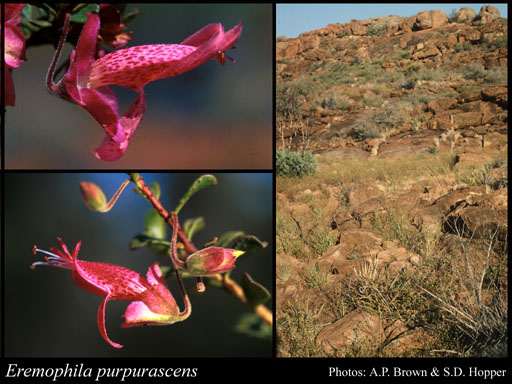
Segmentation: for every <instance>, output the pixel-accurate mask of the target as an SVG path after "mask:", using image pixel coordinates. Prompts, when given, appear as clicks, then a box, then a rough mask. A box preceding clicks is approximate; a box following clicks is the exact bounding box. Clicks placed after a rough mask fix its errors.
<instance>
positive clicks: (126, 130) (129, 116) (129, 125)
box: [88, 87, 146, 161]
mask: <svg viewBox="0 0 512 384" xmlns="http://www.w3.org/2000/svg"><path fill="white" fill-rule="evenodd" d="M103 88H107V87H103ZM107 89H108V88H107ZM88 91H89V92H96V91H97V90H88ZM96 108H98V107H96ZM145 110H146V96H145V94H144V90H143V89H142V88H141V89H140V90H139V97H138V98H137V99H136V100H135V101H134V102H133V104H132V105H131V106H130V108H128V110H127V111H126V113H125V114H124V115H123V116H122V117H121V118H120V119H119V120H118V121H116V122H115V123H111V124H110V125H108V124H107V125H106V126H104V128H105V131H106V132H107V137H105V139H104V140H103V143H101V145H100V146H99V147H98V148H97V149H96V150H95V151H94V155H95V156H96V157H97V158H98V159H100V160H105V161H115V160H118V159H119V158H120V157H121V156H123V154H124V152H125V151H126V148H127V147H128V144H129V143H130V140H131V139H132V137H133V135H134V134H135V130H136V129H137V127H138V126H139V123H140V121H141V120H142V117H143V115H144V111H145ZM101 111H108V108H107V107H106V106H104V107H103V108H102V107H99V108H98V109H95V110H94V112H95V113H97V112H101ZM96 120H98V121H100V120H101V119H98V118H96ZM102 125H103V124H102ZM111 127H114V128H111ZM114 129H117V131H118V134H117V135H115V136H113V135H112V134H111V133H112V131H113V130H114ZM120 139H121V140H120Z"/></svg>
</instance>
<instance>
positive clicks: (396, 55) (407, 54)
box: [390, 49, 412, 60]
mask: <svg viewBox="0 0 512 384" xmlns="http://www.w3.org/2000/svg"><path fill="white" fill-rule="evenodd" d="M411 56H412V54H411V51H409V50H408V49H399V50H398V51H395V52H393V54H392V55H391V56H390V58H391V60H402V59H410V58H411Z"/></svg>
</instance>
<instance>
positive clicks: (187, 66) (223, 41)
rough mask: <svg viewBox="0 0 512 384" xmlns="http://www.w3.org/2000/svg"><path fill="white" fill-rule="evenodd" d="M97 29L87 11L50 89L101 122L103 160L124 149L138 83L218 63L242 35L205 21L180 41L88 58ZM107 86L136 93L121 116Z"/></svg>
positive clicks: (138, 113)
mask: <svg viewBox="0 0 512 384" xmlns="http://www.w3.org/2000/svg"><path fill="white" fill-rule="evenodd" d="M99 27H100V20H99V17H98V16H97V15H96V14H87V22H86V23H85V25H84V28H83V30H82V34H81V36H80V39H79V41H78V44H77V47H76V50H74V51H73V52H72V54H71V65H70V68H69V70H68V72H67V73H66V75H65V76H64V78H63V80H62V81H61V82H60V83H59V84H58V85H57V86H54V88H53V89H52V90H53V91H54V92H56V93H58V94H59V95H60V96H61V97H64V98H66V99H68V100H70V101H73V102H75V103H77V104H79V105H80V106H82V107H83V108H85V109H86V110H87V111H88V112H89V113H90V114H91V115H92V116H93V117H94V118H95V119H96V120H97V121H98V122H99V123H100V124H101V126H102V127H103V129H104V130H105V132H106V134H107V136H106V138H105V139H104V141H103V143H102V144H101V145H100V146H99V147H98V148H97V149H96V150H95V152H94V154H95V155H96V157H97V158H99V159H101V160H107V161H115V160H117V159H119V158H120V157H121V156H122V155H123V153H124V152H125V151H126V148H127V146H128V144H129V142H130V140H131V138H132V137H133V135H134V133H135V130H136V129H137V127H138V125H139V123H140V120H141V119H142V116H143V114H144V110H145V108H146V98H145V94H144V90H143V87H144V86H145V85H146V84H147V83H149V82H151V81H155V80H158V79H163V78H167V77H171V76H176V75H179V74H181V73H183V72H186V71H189V70H191V69H193V68H195V67H197V66H198V65H201V64H203V63H205V62H206V61H208V60H210V59H218V60H219V61H220V62H221V63H222V64H224V63H225V58H226V57H227V56H225V54H224V52H225V51H226V50H227V49H229V48H230V47H232V46H233V45H234V44H235V43H236V41H237V40H238V38H239V37H240V34H241V33H242V25H241V24H239V25H238V26H236V27H235V28H233V29H231V30H230V31H228V32H224V28H223V27H222V25H221V24H210V25H207V26H206V27H204V28H202V29H201V30H199V31H198V32H196V33H195V34H193V35H192V36H190V37H189V38H187V39H185V40H184V41H183V42H182V43H181V44H153V45H144V46H136V47H131V48H125V49H120V50H118V51H114V52H112V53H109V54H106V55H104V56H103V57H101V58H99V59H97V60H94V53H95V44H96V40H97V37H98V29H99ZM108 85H120V86H123V87H128V88H131V89H133V90H135V91H136V92H137V93H138V94H139V97H138V98H137V99H136V100H135V102H134V103H133V104H132V105H131V106H130V107H129V108H128V110H127V112H125V114H124V115H123V116H121V117H119V115H118V104H117V99H116V97H115V95H114V94H113V92H112V90H111V89H110V88H109V87H108ZM50 88H52V87H50Z"/></svg>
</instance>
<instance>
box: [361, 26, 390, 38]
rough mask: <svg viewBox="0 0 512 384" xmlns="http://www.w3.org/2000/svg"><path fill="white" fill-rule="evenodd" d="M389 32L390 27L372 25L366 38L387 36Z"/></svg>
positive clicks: (367, 31)
mask: <svg viewBox="0 0 512 384" xmlns="http://www.w3.org/2000/svg"><path fill="white" fill-rule="evenodd" d="M387 31H388V26H387V25H386V24H384V25H381V26H376V25H370V26H369V27H368V29H367V30H366V36H382V35H385V34H386V32H387Z"/></svg>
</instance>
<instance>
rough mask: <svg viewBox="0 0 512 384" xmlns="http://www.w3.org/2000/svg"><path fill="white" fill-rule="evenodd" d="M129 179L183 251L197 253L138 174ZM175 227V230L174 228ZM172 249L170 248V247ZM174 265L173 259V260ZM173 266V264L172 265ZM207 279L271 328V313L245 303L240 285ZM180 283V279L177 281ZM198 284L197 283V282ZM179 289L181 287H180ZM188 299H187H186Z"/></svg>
mask: <svg viewBox="0 0 512 384" xmlns="http://www.w3.org/2000/svg"><path fill="white" fill-rule="evenodd" d="M129 176H130V178H131V179H132V181H133V182H134V183H135V185H136V186H137V189H138V190H139V191H140V192H141V193H142V194H143V195H144V196H145V197H146V199H148V201H149V202H150V203H151V205H152V206H153V208H155V209H156V211H157V212H158V213H159V214H160V216H161V217H162V218H163V219H164V220H165V221H166V223H167V224H168V225H169V227H171V229H172V230H173V236H177V237H179V238H180V240H181V242H182V243H183V245H184V246H185V250H186V251H187V253H188V254H189V255H190V254H192V253H194V252H197V248H196V247H195V245H194V244H193V243H192V242H191V241H190V240H189V239H188V238H187V236H186V235H185V232H183V229H182V228H181V227H180V224H179V222H178V221H177V219H175V220H174V221H175V222H173V216H175V215H172V214H171V213H169V212H168V211H167V210H166V209H165V208H164V207H163V206H162V203H160V201H158V199H157V198H156V197H155V195H154V194H153V192H152V191H151V189H150V188H149V187H148V186H147V184H146V183H145V182H144V179H143V178H142V176H141V175H140V174H139V173H129ZM175 227H176V228H175ZM171 248H172V247H171ZM171 259H172V257H171ZM173 263H174V259H173ZM174 264H175V263H174ZM174 268H175V269H176V274H177V277H178V278H179V275H178V274H179V272H178V268H177V266H176V265H174ZM208 277H209V278H212V279H215V280H218V281H219V282H221V283H222V287H223V288H224V290H225V291H226V292H228V293H230V294H231V295H232V296H234V297H236V298H237V299H238V300H240V301H241V302H242V303H244V304H246V305H248V306H249V308H251V310H253V311H254V312H255V313H256V314H257V315H258V316H260V317H261V319H262V320H263V321H265V322H266V323H267V324H269V325H270V326H272V323H273V317H272V312H271V311H270V310H269V309H268V308H267V307H265V306H264V305H263V304H259V305H256V306H252V305H250V304H249V302H248V301H247V298H246V297H245V293H244V290H243V289H242V287H240V285H238V284H237V283H236V282H235V281H234V280H232V279H230V278H229V277H227V276H223V275H221V274H216V275H213V276H208ZM179 281H181V279H179ZM198 283H199V282H198ZM180 289H181V287H180ZM187 299H188V297H187Z"/></svg>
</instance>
